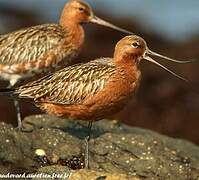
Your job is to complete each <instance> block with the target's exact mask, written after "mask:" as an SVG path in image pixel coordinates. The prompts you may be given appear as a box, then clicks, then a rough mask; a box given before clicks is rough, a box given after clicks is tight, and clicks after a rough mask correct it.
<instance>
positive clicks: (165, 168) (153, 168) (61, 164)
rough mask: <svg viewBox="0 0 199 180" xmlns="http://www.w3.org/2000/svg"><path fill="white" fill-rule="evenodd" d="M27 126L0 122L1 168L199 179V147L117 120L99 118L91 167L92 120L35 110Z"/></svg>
mask: <svg viewBox="0 0 199 180" xmlns="http://www.w3.org/2000/svg"><path fill="white" fill-rule="evenodd" d="M23 126H24V129H25V130H26V131H27V132H18V131H16V130H15V129H14V128H13V127H12V126H11V125H8V124H5V123H3V122H1V123H0V143H1V146H0V174H6V173H8V172H10V173H24V172H25V173H27V174H28V173H42V172H43V173H52V172H53V173H61V172H65V173H68V174H70V178H69V179H78V177H82V178H79V179H83V177H85V179H86V178H87V179H89V178H90V179H92V178H93V179H96V180H97V179H98V180H101V179H114V178H115V179H117V178H118V179H124V180H125V179H183V180H184V179H191V180H194V179H199V147H197V146H196V145H194V144H192V143H190V142H187V141H184V140H179V139H174V138H169V137H167V136H163V135H160V134H158V133H155V132H152V131H150V130H144V129H139V128H133V127H129V126H126V125H123V124H121V123H118V122H116V121H107V120H102V121H99V122H96V123H94V125H93V128H92V138H91V140H90V148H89V149H90V170H81V171H80V170H79V169H81V168H83V167H84V149H85V144H84V137H85V136H86V135H87V134H88V129H87V122H81V121H75V122H74V121H70V120H65V119H58V118H56V117H52V116H48V115H36V116H30V117H27V118H25V119H24V121H23ZM88 177H89V178H88Z"/></svg>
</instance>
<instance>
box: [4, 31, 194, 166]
mask: <svg viewBox="0 0 199 180" xmlns="http://www.w3.org/2000/svg"><path fill="white" fill-rule="evenodd" d="M149 55H154V56H158V57H161V58H164V59H167V60H170V61H173V62H177V63H188V62H191V61H178V60H174V59H171V58H168V57H166V56H162V55H160V54H157V53H155V52H153V51H151V50H149V48H148V47H147V44H146V42H145V41H144V39H142V38H141V37H139V36H135V35H132V36H126V37H125V38H123V39H122V40H120V41H119V42H118V43H117V45H116V48H115V52H114V56H113V58H99V59H96V60H93V61H90V62H88V63H85V64H76V65H73V66H69V67H66V68H64V69H62V70H59V71H57V72H55V73H54V74H51V75H48V76H45V77H43V78H41V79H39V80H36V81H33V82H30V83H28V84H26V85H23V86H21V87H19V88H17V89H15V90H14V89H13V90H8V91H9V92H7V93H9V94H10V93H11V94H14V95H17V96H18V97H19V98H30V99H32V100H33V101H34V102H35V104H36V105H37V106H38V107H39V108H41V109H42V110H44V111H46V112H47V113H49V114H53V115H56V116H59V117H65V118H71V119H74V120H76V119H81V120H86V121H89V132H90V131H91V126H92V122H93V121H96V120H100V119H103V118H106V117H108V116H110V115H113V114H115V113H117V112H118V111H120V110H122V108H123V107H124V106H125V105H126V104H127V103H128V101H129V100H130V99H131V97H132V96H133V95H134V94H135V91H136V89H137V88H138V86H139V82H140V76H141V72H140V70H139V63H140V61H141V60H142V59H145V60H147V61H150V62H152V63H155V64H156V65H158V66H160V67H161V68H163V69H165V70H166V71H168V72H170V73H171V74H173V75H174V76H176V77H178V78H180V79H182V80H185V81H186V79H184V78H183V77H181V76H179V75H177V74H175V73H174V72H172V71H171V70H169V69H167V68H166V67H164V66H162V65H161V64H159V63H158V62H156V61H155V60H153V59H152V58H151V57H150V56H149ZM2 92H3V91H2ZM89 139H90V134H89V135H88V137H86V139H85V140H86V153H85V167H88V166H89V164H88V163H89V158H88V157H89V156H88V154H89V153H88V150H89V149H88V143H89Z"/></svg>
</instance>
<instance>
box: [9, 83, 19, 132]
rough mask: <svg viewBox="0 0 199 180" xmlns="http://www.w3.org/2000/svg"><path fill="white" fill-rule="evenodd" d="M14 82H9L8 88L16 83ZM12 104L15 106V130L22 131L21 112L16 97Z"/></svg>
mask: <svg viewBox="0 0 199 180" xmlns="http://www.w3.org/2000/svg"><path fill="white" fill-rule="evenodd" d="M16 82H17V81H16ZM16 82H14V83H13V82H10V85H9V86H8V88H12V87H13V86H14V85H15V84H16ZM14 106H15V109H16V113H17V130H18V131H22V119H21V112H20V106H19V101H18V100H17V99H14Z"/></svg>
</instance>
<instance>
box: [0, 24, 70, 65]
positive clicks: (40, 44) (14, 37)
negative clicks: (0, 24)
mask: <svg viewBox="0 0 199 180" xmlns="http://www.w3.org/2000/svg"><path fill="white" fill-rule="evenodd" d="M67 34H68V33H67V32H66V31H65V30H63V28H62V27H61V26H60V25H58V24H43V25H38V26H33V27H29V28H26V29H22V30H19V31H16V32H13V33H10V34H6V35H1V36H0V64H6V65H13V64H20V63H26V62H30V61H35V60H38V59H39V58H42V57H43V56H44V55H45V54H46V52H48V51H49V50H52V49H54V48H56V47H57V46H58V45H60V43H62V42H63V39H64V38H65V36H67Z"/></svg>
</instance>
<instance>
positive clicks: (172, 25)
mask: <svg viewBox="0 0 199 180" xmlns="http://www.w3.org/2000/svg"><path fill="white" fill-rule="evenodd" d="M65 2H66V0H0V7H3V6H9V7H13V8H19V9H27V11H34V12H35V13H37V14H38V15H39V16H41V18H40V19H41V23H42V22H55V21H58V19H59V15H60V11H61V9H62V8H63V5H64V4H65ZM87 2H88V3H89V4H91V6H92V7H93V8H94V9H95V10H103V12H104V14H107V16H114V17H118V18H128V19H132V21H136V22H139V24H140V25H141V27H144V28H146V29H147V30H148V31H152V32H156V33H157V34H159V35H162V36H164V37H166V38H168V39H169V40H172V41H178V42H179V41H185V40H187V39H189V38H190V37H192V36H194V35H196V34H199V1H197V0H175V1H173V0H167V1H160V0H122V1H121V0H87ZM0 20H1V19H0Z"/></svg>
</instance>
